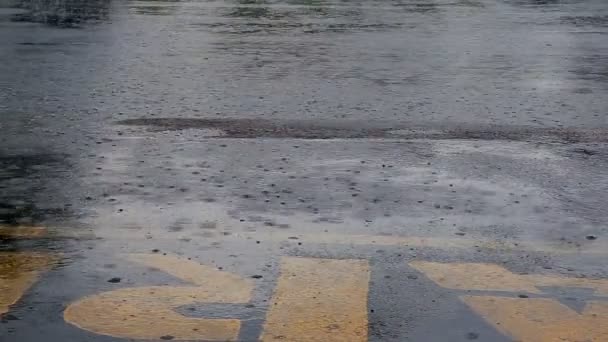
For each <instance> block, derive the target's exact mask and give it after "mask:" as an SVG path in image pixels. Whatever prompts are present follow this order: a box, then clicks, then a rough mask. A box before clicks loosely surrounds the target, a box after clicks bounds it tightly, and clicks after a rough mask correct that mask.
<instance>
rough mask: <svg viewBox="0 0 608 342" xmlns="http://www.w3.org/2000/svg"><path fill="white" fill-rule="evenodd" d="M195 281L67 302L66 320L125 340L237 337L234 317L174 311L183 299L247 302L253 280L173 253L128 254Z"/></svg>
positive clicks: (209, 339)
mask: <svg viewBox="0 0 608 342" xmlns="http://www.w3.org/2000/svg"><path fill="white" fill-rule="evenodd" d="M129 258H130V259H131V260H134V261H137V262H139V263H142V264H144V265H147V266H150V267H155V268H158V269H160V270H163V271H166V272H167V273H170V274H172V275H174V276H176V277H178V278H181V279H182V280H184V281H187V282H191V283H194V284H196V285H197V286H147V287H132V288H123V289H118V290H114V291H109V292H103V293H100V294H97V295H93V296H90V297H86V298H84V299H82V300H79V301H77V302H75V303H72V304H70V306H68V308H67V309H66V310H65V312H64V319H65V320H66V321H67V322H69V323H71V324H73V325H75V326H78V327H79V328H81V329H85V330H89V331H92V332H94V333H97V334H103V335H109V336H114V337H121V338H127V339H148V340H150V339H153V340H156V339H159V338H161V337H163V336H165V337H167V338H168V337H170V338H171V339H172V340H205V341H235V340H237V338H238V334H239V331H240V326H241V323H240V321H239V320H237V319H207V318H194V317H186V316H184V315H181V314H179V313H177V312H176V311H175V310H176V309H177V308H179V307H181V306H184V305H187V304H200V303H247V302H249V301H250V299H251V292H252V288H253V285H252V283H251V281H249V280H247V279H242V278H240V277H238V276H236V275H233V274H229V273H228V272H223V271H218V270H217V269H215V268H213V267H209V266H205V265H200V264H197V263H195V262H193V261H191V260H187V259H186V258H180V257H176V256H171V255H161V254H153V255H143V254H136V255H132V256H129Z"/></svg>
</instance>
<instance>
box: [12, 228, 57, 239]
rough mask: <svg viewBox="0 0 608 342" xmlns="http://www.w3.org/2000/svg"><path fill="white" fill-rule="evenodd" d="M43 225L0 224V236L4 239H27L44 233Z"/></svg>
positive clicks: (45, 231)
mask: <svg viewBox="0 0 608 342" xmlns="http://www.w3.org/2000/svg"><path fill="white" fill-rule="evenodd" d="M46 233H47V230H46V228H44V227H32V226H5V225H0V238H4V239H27V238H37V237H42V236H44V235H46Z"/></svg>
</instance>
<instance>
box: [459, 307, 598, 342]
mask: <svg viewBox="0 0 608 342" xmlns="http://www.w3.org/2000/svg"><path fill="white" fill-rule="evenodd" d="M462 299H463V301H464V302H465V303H467V305H469V306H470V307H471V308H472V309H473V310H475V311H476V312H477V313H478V314H479V315H480V316H482V317H483V318H484V319H485V320H486V321H488V323H490V324H492V325H493V326H494V327H495V328H496V329H497V330H499V331H501V332H503V333H504V334H506V335H509V336H511V337H512V338H513V339H514V340H515V341H521V342H583V341H586V342H605V341H608V302H597V301H592V302H589V303H588V304H587V306H586V308H585V309H584V311H583V313H582V314H581V315H579V314H578V313H577V312H575V311H573V310H571V309H570V308H568V307H566V306H564V305H562V304H561V303H559V302H557V301H554V300H551V299H547V298H533V299H532V298H527V299H520V298H505V297H492V296H463V297H462Z"/></svg>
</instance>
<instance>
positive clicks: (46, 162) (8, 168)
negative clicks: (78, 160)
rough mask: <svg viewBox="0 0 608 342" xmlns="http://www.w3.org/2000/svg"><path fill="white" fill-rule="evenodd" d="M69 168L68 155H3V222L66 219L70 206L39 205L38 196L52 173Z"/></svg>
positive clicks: (0, 218) (0, 217) (0, 213)
mask: <svg viewBox="0 0 608 342" xmlns="http://www.w3.org/2000/svg"><path fill="white" fill-rule="evenodd" d="M65 167H66V162H65V156H60V155H53V154H30V155H0V223H4V224H32V223H35V222H40V221H43V220H45V219H48V218H51V217H67V216H68V214H69V212H70V207H69V206H68V205H65V206H56V205H44V206H42V205H40V204H38V203H37V201H36V195H37V194H38V193H40V192H41V190H42V189H43V188H44V187H45V186H46V182H48V181H50V179H51V178H52V179H53V181H54V182H56V181H57V178H55V177H49V173H50V170H55V169H57V168H60V169H64V168H65Z"/></svg>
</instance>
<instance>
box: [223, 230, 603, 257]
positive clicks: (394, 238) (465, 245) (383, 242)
mask: <svg viewBox="0 0 608 342" xmlns="http://www.w3.org/2000/svg"><path fill="white" fill-rule="evenodd" d="M294 236H295V237H297V238H298V240H293V239H290V238H292V237H294ZM238 238H241V239H242V238H245V239H256V240H263V241H290V242H296V241H298V242H309V243H323V244H341V245H372V246H373V245H376V246H403V247H416V248H438V249H476V248H481V249H488V250H497V251H505V252H518V251H528V252H540V253H547V254H577V255H586V254H589V255H608V246H605V245H600V244H595V245H590V246H587V247H585V248H584V249H581V250H578V249H568V248H564V247H562V246H554V245H551V244H548V243H546V242H543V241H538V242H535V243H534V244H530V245H527V244H525V243H522V242H514V241H509V240H504V241H501V240H491V239H485V238H477V237H475V238H463V237H417V236H398V235H357V234H332V233H322V232H319V233H315V234H310V233H303V234H298V233H297V232H272V233H262V232H254V233H250V232H242V233H234V234H231V235H228V236H222V239H225V240H229V239H238Z"/></svg>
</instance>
